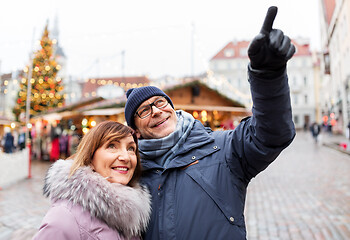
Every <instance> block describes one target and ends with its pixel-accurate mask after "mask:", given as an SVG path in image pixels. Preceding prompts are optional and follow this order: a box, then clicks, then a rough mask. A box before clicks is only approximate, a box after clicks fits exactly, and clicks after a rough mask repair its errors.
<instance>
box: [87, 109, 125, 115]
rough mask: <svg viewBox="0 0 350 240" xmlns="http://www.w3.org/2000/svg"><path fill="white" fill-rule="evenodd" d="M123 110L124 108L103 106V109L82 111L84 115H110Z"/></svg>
mask: <svg viewBox="0 0 350 240" xmlns="http://www.w3.org/2000/svg"><path fill="white" fill-rule="evenodd" d="M123 112H124V108H105V109H95V110H89V111H84V112H83V115H84V116H111V115H117V114H120V113H123Z"/></svg>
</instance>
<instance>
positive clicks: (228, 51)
mask: <svg viewBox="0 0 350 240" xmlns="http://www.w3.org/2000/svg"><path fill="white" fill-rule="evenodd" d="M234 53H235V51H234V50H233V49H225V51H224V55H225V57H232V56H233V55H234Z"/></svg>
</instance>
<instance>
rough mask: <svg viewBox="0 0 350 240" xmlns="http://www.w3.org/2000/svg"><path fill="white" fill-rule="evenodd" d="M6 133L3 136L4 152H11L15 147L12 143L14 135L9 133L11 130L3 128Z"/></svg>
mask: <svg viewBox="0 0 350 240" xmlns="http://www.w3.org/2000/svg"><path fill="white" fill-rule="evenodd" d="M5 132H6V134H5V137H4V152H5V153H13V151H14V149H15V145H14V137H13V135H12V133H11V130H5Z"/></svg>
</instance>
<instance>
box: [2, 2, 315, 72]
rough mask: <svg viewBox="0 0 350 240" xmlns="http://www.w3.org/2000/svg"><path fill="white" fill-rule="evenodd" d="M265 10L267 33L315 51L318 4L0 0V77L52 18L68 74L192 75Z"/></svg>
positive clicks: (252, 28)
mask: <svg viewBox="0 0 350 240" xmlns="http://www.w3.org/2000/svg"><path fill="white" fill-rule="evenodd" d="M271 5H276V6H278V8H279V10H278V14H277V17H276V20H275V23H274V28H280V29H281V30H283V31H284V33H285V34H286V35H288V36H290V37H291V38H297V37H302V38H309V39H310V44H311V50H319V49H320V42H319V41H320V40H319V38H320V36H319V35H320V33H319V28H320V26H319V23H318V22H319V6H318V0H293V1H291V0H244V1H242V0H215V1H208V0H192V1H191V0H176V1H167V0H128V1H119V0H99V1H96V0H94V1H91V0H57V1H56V0H11V1H0V9H1V14H0V61H1V66H0V72H2V73H8V72H11V71H12V70H14V69H23V67H24V66H25V65H26V64H28V59H29V54H30V52H31V51H33V50H36V49H38V46H39V45H38V43H37V41H34V44H32V42H33V41H32V39H34V40H39V39H40V37H41V35H42V32H43V30H44V26H45V24H46V21H47V20H49V29H50V30H52V28H53V26H54V19H55V16H57V17H58V29H59V34H60V35H59V39H58V40H59V44H60V46H61V47H62V48H63V51H64V53H65V54H66V57H67V70H66V71H67V74H68V75H72V76H74V77H79V78H86V77H107V76H121V75H122V74H123V69H124V73H125V75H128V76H131V75H148V76H149V77H151V78H156V77H160V76H163V75H171V76H176V77H181V76H185V75H190V74H191V73H192V72H194V73H195V74H198V73H202V72H204V71H206V70H207V68H208V62H209V60H210V59H211V58H212V57H213V56H214V55H215V54H216V53H217V52H218V51H219V50H220V49H221V48H223V47H224V46H225V45H226V44H227V43H228V42H229V41H232V40H249V41H250V40H251V39H252V38H253V37H254V36H255V35H256V34H257V33H258V32H259V30H260V28H261V25H262V22H263V19H264V17H265V15H266V11H267V8H268V7H269V6H271ZM122 51H125V57H124V61H122V59H123V58H122V54H121V52H122ZM192 60H193V61H192ZM123 62H124V68H123V67H122V66H123ZM192 63H194V65H192ZM192 66H193V67H192Z"/></svg>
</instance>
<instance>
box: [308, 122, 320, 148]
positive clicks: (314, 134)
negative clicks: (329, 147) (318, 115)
mask: <svg viewBox="0 0 350 240" xmlns="http://www.w3.org/2000/svg"><path fill="white" fill-rule="evenodd" d="M310 131H311V134H312V137H313V139H314V141H315V143H317V142H318V136H319V134H320V132H321V127H320V125H318V124H317V123H316V122H314V123H312V124H311V126H310Z"/></svg>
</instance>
